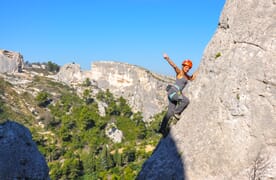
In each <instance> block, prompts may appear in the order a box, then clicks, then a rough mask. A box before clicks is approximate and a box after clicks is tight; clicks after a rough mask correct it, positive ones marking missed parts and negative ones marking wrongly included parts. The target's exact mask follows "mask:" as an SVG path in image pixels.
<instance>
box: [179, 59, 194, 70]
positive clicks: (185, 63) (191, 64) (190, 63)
mask: <svg viewBox="0 0 276 180" xmlns="http://www.w3.org/2000/svg"><path fill="white" fill-rule="evenodd" d="M182 66H189V67H190V68H192V67H193V63H192V61H191V60H190V59H186V60H184V61H183V62H182Z"/></svg>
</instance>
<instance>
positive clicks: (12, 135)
mask: <svg viewBox="0 0 276 180" xmlns="http://www.w3.org/2000/svg"><path fill="white" fill-rule="evenodd" d="M0 147H1V148H0V179H3V180H6V179H7V180H10V179H12V180H16V179H36V180H48V179H50V178H49V175H48V172H49V169H48V166H47V163H46V161H45V159H44V157H43V156H42V155H41V153H40V152H39V151H38V149H37V147H36V144H35V143H34V142H33V141H32V135H31V133H30V131H29V130H28V129H27V128H25V127H24V126H22V125H20V124H18V123H16V122H12V121H7V122H5V123H3V124H0Z"/></svg>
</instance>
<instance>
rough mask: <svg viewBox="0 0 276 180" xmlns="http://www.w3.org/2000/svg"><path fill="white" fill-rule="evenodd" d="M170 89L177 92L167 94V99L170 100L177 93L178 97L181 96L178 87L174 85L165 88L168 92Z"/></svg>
mask: <svg viewBox="0 0 276 180" xmlns="http://www.w3.org/2000/svg"><path fill="white" fill-rule="evenodd" d="M171 88H176V90H177V91H175V92H172V93H171V94H169V95H168V96H169V99H171V100H172V98H173V96H174V95H175V94H176V93H177V94H178V95H181V94H182V93H181V89H180V88H179V86H178V85H176V84H174V85H168V86H167V88H166V90H167V91H169V90H170V89H171Z"/></svg>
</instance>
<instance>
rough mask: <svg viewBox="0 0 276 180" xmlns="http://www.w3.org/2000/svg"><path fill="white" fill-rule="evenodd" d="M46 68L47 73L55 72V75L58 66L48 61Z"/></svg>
mask: <svg viewBox="0 0 276 180" xmlns="http://www.w3.org/2000/svg"><path fill="white" fill-rule="evenodd" d="M46 66H47V69H48V71H50V72H55V73H57V72H59V65H57V64H56V63H53V62H52V61H48V62H47V64H46Z"/></svg>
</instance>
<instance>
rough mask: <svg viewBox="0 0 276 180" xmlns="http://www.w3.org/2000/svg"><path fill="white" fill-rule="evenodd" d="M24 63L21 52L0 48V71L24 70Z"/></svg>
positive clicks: (13, 71)
mask: <svg viewBox="0 0 276 180" xmlns="http://www.w3.org/2000/svg"><path fill="white" fill-rule="evenodd" d="M23 65H24V60H23V56H22V55H21V54H20V53H17V52H12V51H7V50H0V73H15V72H22V69H23Z"/></svg>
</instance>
